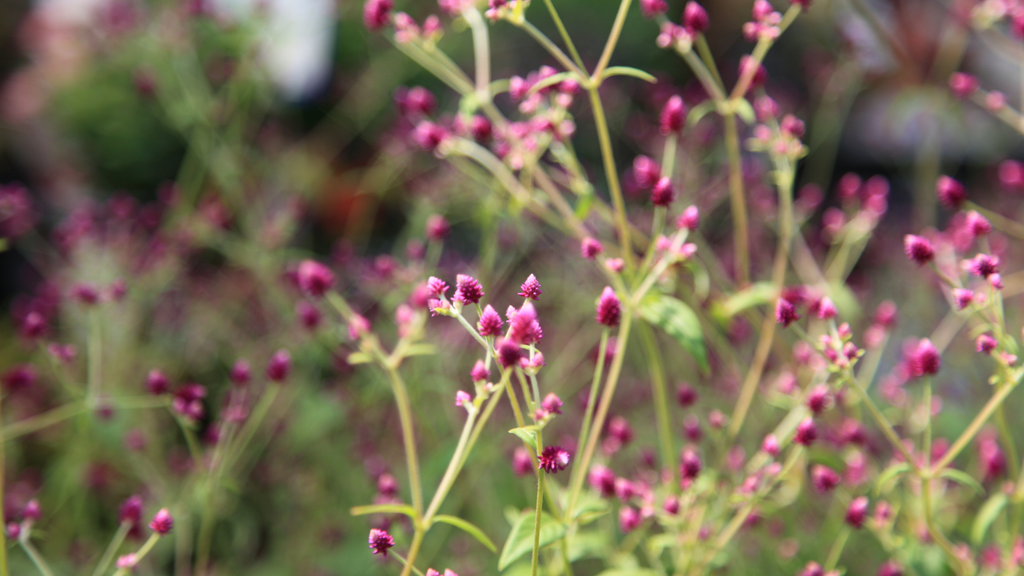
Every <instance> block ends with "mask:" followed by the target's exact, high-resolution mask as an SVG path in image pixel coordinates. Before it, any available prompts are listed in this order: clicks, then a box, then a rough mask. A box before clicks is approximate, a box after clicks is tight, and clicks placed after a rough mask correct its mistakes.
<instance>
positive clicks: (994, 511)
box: [971, 492, 1006, 545]
mask: <svg viewBox="0 0 1024 576" xmlns="http://www.w3.org/2000/svg"><path fill="white" fill-rule="evenodd" d="M1005 507H1006V493H1004V492H996V493H995V494H993V495H992V497H991V498H989V499H988V500H986V501H985V503H984V504H983V505H982V506H981V510H978V515H977V516H975V517H974V525H973V526H972V527H971V542H974V544H976V545H977V544H981V541H982V540H984V539H985V533H986V532H988V527H989V526H991V525H992V523H993V522H995V520H996V518H998V517H999V514H1000V512H1002V511H1003V508H1005Z"/></svg>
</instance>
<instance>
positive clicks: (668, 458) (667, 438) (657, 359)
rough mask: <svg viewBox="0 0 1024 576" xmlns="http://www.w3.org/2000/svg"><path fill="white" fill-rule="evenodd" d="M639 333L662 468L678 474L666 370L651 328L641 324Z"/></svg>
mask: <svg viewBox="0 0 1024 576" xmlns="http://www.w3.org/2000/svg"><path fill="white" fill-rule="evenodd" d="M639 332H640V341H641V342H642V343H643V347H644V352H646V353H647V365H648V367H649V369H650V373H651V393H652V395H653V396H654V418H655V422H656V423H657V428H658V444H659V448H661V467H662V469H663V470H664V469H665V468H666V467H667V468H668V469H670V470H672V473H673V474H676V463H675V453H676V451H675V445H674V444H673V442H672V423H671V419H670V417H669V412H668V394H667V393H666V391H665V369H664V367H663V366H662V364H661V352H660V351H659V350H658V342H657V340H655V338H654V333H653V331H652V330H651V327H650V326H648V325H647V324H641V325H640V330H639Z"/></svg>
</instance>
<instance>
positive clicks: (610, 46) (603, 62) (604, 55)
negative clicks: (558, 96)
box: [590, 0, 631, 91]
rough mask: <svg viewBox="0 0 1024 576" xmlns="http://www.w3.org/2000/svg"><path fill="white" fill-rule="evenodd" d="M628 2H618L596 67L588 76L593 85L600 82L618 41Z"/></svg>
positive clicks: (629, 1) (627, 12) (627, 0)
mask: <svg viewBox="0 0 1024 576" xmlns="http://www.w3.org/2000/svg"><path fill="white" fill-rule="evenodd" d="M630 3H631V0H622V2H620V3H619V12H618V13H617V14H616V15H615V22H614V23H613V24H612V31H611V33H610V34H609V35H608V41H607V42H605V45H604V51H602V52H601V59H600V60H598V61H597V68H595V69H594V73H593V74H592V75H591V76H590V81H591V84H593V85H594V86H598V85H600V84H601V75H602V74H603V73H604V69H605V68H606V67H607V66H608V61H609V60H611V58H612V52H614V51H615V45H616V44H618V43H619V35H620V34H622V25H623V24H625V23H626V15H627V14H629V5H630ZM595 91H596V89H595Z"/></svg>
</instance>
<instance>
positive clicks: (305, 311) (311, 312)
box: [295, 300, 323, 330]
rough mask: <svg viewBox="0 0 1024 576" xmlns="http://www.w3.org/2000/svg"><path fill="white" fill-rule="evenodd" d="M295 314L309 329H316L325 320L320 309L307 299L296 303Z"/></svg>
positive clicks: (304, 326)
mask: <svg viewBox="0 0 1024 576" xmlns="http://www.w3.org/2000/svg"><path fill="white" fill-rule="evenodd" d="M295 315H296V316H297V317H298V318H299V323H300V324H302V326H303V328H305V329H307V330H316V328H317V327H318V326H320V322H321V321H322V320H323V314H321V313H320V310H319V309H318V308H317V307H316V306H314V305H312V304H310V303H309V302H306V301H305V300H300V301H299V302H298V303H297V304H296V305H295Z"/></svg>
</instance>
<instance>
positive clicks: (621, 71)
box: [601, 66, 658, 84]
mask: <svg viewBox="0 0 1024 576" xmlns="http://www.w3.org/2000/svg"><path fill="white" fill-rule="evenodd" d="M611 76H632V77H634V78H639V79H641V80H643V81H645V82H650V83H651V84H655V83H657V82H658V79H657V78H655V77H654V76H651V75H650V74H648V73H647V72H644V71H643V70H638V69H637V68H630V67H629V66H612V67H610V68H605V69H604V72H603V73H602V74H601V79H602V80H604V79H605V78H609V77H611Z"/></svg>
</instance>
